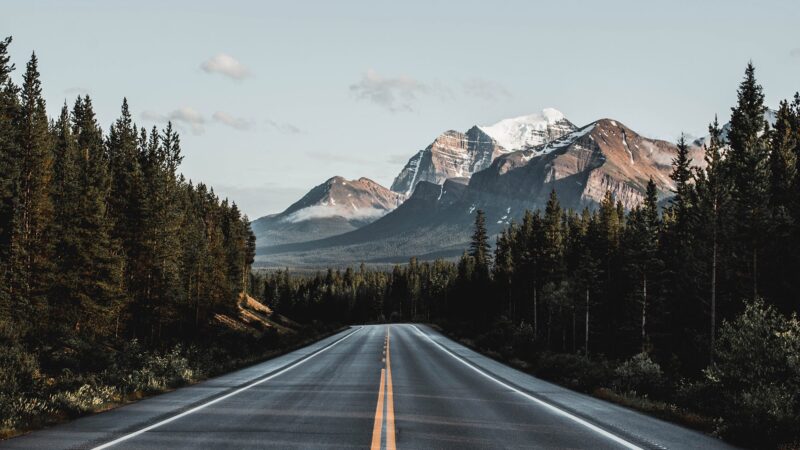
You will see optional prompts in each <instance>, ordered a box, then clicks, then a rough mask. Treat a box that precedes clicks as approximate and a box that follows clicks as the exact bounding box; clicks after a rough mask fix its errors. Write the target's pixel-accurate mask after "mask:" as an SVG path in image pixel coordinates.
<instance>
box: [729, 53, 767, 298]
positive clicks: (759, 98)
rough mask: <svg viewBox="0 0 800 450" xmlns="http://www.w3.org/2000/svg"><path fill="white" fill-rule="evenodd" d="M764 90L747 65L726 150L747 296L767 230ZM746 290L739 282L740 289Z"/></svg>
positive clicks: (753, 288)
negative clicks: (748, 286)
mask: <svg viewBox="0 0 800 450" xmlns="http://www.w3.org/2000/svg"><path fill="white" fill-rule="evenodd" d="M766 110H767V108H766V107H765V106H764V93H763V92H762V88H761V86H760V85H759V84H758V83H757V82H756V78H755V68H754V67H753V64H752V63H749V64H748V65H747V69H746V70H745V77H744V80H743V81H742V82H741V84H740V85H739V90H738V102H737V105H736V106H735V107H734V108H732V113H731V121H730V131H729V133H728V140H729V143H730V149H729V151H728V153H727V159H726V164H727V166H728V171H729V176H730V182H731V183H732V190H731V197H732V201H733V207H734V217H733V219H734V221H735V225H736V226H735V228H734V230H735V233H736V239H737V240H738V241H739V242H740V244H739V245H737V246H736V247H735V248H734V257H735V263H736V264H737V266H738V267H739V270H740V273H741V275H740V277H738V278H739V279H741V280H744V281H745V282H747V283H748V284H749V285H750V289H749V290H750V295H749V296H750V297H751V298H755V297H757V296H758V274H759V265H758V260H759V253H760V250H761V247H762V245H763V237H764V236H766V235H768V234H769V223H768V220H767V218H768V215H767V207H768V205H769V195H768V187H769V170H768V167H769V166H768V148H769V147H768V143H767V136H768V135H769V133H768V124H767V123H766V121H765V120H764V113H765V112H766ZM746 291H747V289H745V286H741V290H740V293H741V294H744V293H745V292H746Z"/></svg>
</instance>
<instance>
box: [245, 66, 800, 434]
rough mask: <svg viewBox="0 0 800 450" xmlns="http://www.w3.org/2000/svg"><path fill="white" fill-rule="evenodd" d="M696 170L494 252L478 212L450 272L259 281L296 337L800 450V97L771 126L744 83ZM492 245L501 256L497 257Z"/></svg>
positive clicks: (425, 267)
mask: <svg viewBox="0 0 800 450" xmlns="http://www.w3.org/2000/svg"><path fill="white" fill-rule="evenodd" d="M737 94H738V97H737V98H738V101H737V103H736V105H735V106H734V107H733V108H732V110H731V116H730V126H729V127H725V128H723V127H721V126H720V125H719V121H718V119H717V118H714V120H713V121H712V123H711V124H710V125H709V128H708V131H709V138H708V139H707V141H706V142H705V144H704V146H705V161H704V164H702V165H700V166H699V167H698V165H697V164H692V161H691V160H690V159H689V156H688V155H689V147H688V143H687V142H686V140H685V139H684V138H681V139H680V140H679V141H678V143H677V148H678V152H677V155H676V157H675V158H674V160H673V162H672V166H673V171H672V175H671V178H672V181H673V182H674V186H675V187H674V192H672V193H670V194H669V195H667V196H666V197H664V198H659V195H658V192H657V191H656V187H655V184H654V183H653V182H652V180H651V181H650V183H649V184H648V185H647V187H646V197H645V200H644V202H643V203H642V204H641V205H640V206H638V207H636V208H634V209H633V210H630V211H625V210H624V209H623V207H622V205H621V204H620V203H619V202H616V201H615V199H614V198H613V197H612V196H611V195H610V194H608V195H606V197H605V198H604V199H603V201H602V202H601V203H600V204H599V205H597V207H596V208H593V209H589V208H587V209H584V210H583V211H570V210H564V209H563V208H561V207H560V205H559V202H558V197H557V195H556V193H555V192H553V193H552V194H551V196H550V199H549V201H548V203H547V205H546V208H545V209H544V211H533V212H530V211H529V212H527V213H526V214H525V216H524V218H523V219H522V221H521V223H514V224H511V225H510V226H509V227H507V228H506V229H505V230H504V231H503V232H502V233H501V234H500V235H499V236H497V237H496V240H495V241H494V242H492V238H491V237H490V236H488V235H487V231H486V226H485V217H484V215H483V213H482V212H480V211H478V212H477V214H476V217H475V229H474V234H473V238H472V243H471V245H470V248H469V250H468V251H466V252H465V253H464V254H463V256H462V257H461V258H460V259H459V260H458V261H457V262H448V261H434V262H420V261H417V260H416V259H411V261H410V262H409V263H408V264H405V265H399V266H396V267H394V269H393V270H392V271H391V272H381V271H374V270H368V269H366V268H365V266H363V265H362V266H361V267H360V268H357V269H355V268H348V269H346V270H344V271H339V270H337V271H334V270H328V271H327V272H321V273H318V274H316V275H312V276H308V275H303V274H297V275H294V274H292V273H291V271H290V270H288V269H287V270H281V271H278V272H268V273H256V274H253V275H251V276H252V278H253V279H252V282H251V283H250V285H249V288H250V290H251V293H252V295H254V296H256V297H258V298H260V299H262V300H263V301H264V302H265V303H266V304H268V305H269V306H270V307H272V308H274V309H275V310H276V311H280V312H281V313H283V314H286V315H288V316H291V317H293V318H295V319H296V320H302V321H315V320H316V321H326V320H327V321H330V320H334V321H337V322H341V323H363V322H371V321H372V322H383V321H389V322H392V321H419V322H428V323H435V324H438V325H439V326H441V327H442V328H443V330H444V331H446V332H447V333H449V334H450V335H451V336H455V337H460V338H461V339H462V341H464V342H467V343H469V344H471V345H472V346H474V347H476V348H478V349H480V350H482V351H485V352H487V353H489V354H490V355H492V356H495V357H497V358H500V359H502V360H505V361H507V362H511V363H512V364H514V365H516V366H517V367H520V368H522V369H524V370H528V371H531V372H533V373H534V374H536V375H538V376H541V377H544V378H547V379H551V380H555V381H557V382H560V383H562V384H565V385H567V386H570V387H572V388H575V389H579V390H583V391H587V392H591V393H594V394H595V395H598V396H601V397H603V398H606V399H610V400H614V401H619V402H621V403H623V404H626V405H628V406H633V407H637V408H639V409H643V410H646V411H648V412H650V413H652V414H655V415H658V416H662V417H665V418H669V419H672V420H677V421H679V422H681V423H683V424H686V425H689V426H694V427H697V428H700V429H702V430H705V431H708V432H713V433H716V434H717V435H720V436H723V437H725V438H727V439H730V440H731V441H733V442H736V443H739V444H743V445H747V446H753V447H775V446H785V447H788V448H794V447H795V446H797V445H800V322H798V319H797V313H798V310H800V301H798V295H797V292H798V288H800V277H798V276H797V274H798V273H800V177H798V176H797V174H798V169H800V95H797V94H795V96H794V98H793V99H791V100H786V101H782V102H781V103H780V105H779V108H778V110H777V112H776V113H775V116H776V120H775V123H774V126H773V125H770V124H769V122H768V121H766V120H765V113H766V112H767V108H766V106H765V105H764V94H763V91H762V88H761V86H760V85H759V84H758V82H757V80H756V78H755V69H754V67H753V65H752V64H750V65H748V66H747V69H746V71H745V76H744V79H743V80H742V82H741V84H740V86H739V89H738V93H737ZM492 244H494V245H492Z"/></svg>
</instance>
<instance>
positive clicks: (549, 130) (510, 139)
mask: <svg viewBox="0 0 800 450" xmlns="http://www.w3.org/2000/svg"><path fill="white" fill-rule="evenodd" d="M479 128H480V129H481V131H483V132H484V133H486V134H487V135H489V136H491V138H492V139H494V140H495V141H496V142H497V143H498V144H500V146H502V147H503V148H504V149H506V150H508V151H512V150H520V149H524V148H528V147H535V146H537V145H542V144H545V143H547V142H549V141H551V140H552V139H554V138H555V137H557V135H563V134H564V131H566V132H569V131H572V130H573V129H575V125H573V124H572V123H570V122H569V121H568V120H567V118H566V116H564V113H562V112H561V111H559V110H557V109H555V108H545V109H543V110H541V111H540V112H538V113H533V114H528V115H524V116H518V117H511V118H508V119H503V120H501V121H499V122H497V123H495V124H494V125H488V126H481V127H479ZM559 128H564V129H566V130H564V129H559Z"/></svg>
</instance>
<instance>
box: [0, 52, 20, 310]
mask: <svg viewBox="0 0 800 450" xmlns="http://www.w3.org/2000/svg"><path fill="white" fill-rule="evenodd" d="M9 45H11V37H7V38H5V39H3V40H0V167H2V170H0V321H4V322H5V321H9V320H11V316H12V314H13V313H14V312H13V311H12V310H13V306H12V302H11V289H10V281H11V280H10V275H11V267H10V265H9V260H10V258H11V236H12V223H13V217H14V204H15V202H16V194H17V188H16V182H17V180H18V179H19V164H18V163H19V159H20V158H19V147H18V144H19V139H18V137H17V131H18V127H17V125H18V122H17V120H18V116H19V99H18V96H17V95H18V91H19V89H18V88H17V87H16V86H15V85H14V83H13V82H12V81H11V76H10V75H11V72H13V71H14V65H13V64H11V62H10V57H9V55H8V47H9Z"/></svg>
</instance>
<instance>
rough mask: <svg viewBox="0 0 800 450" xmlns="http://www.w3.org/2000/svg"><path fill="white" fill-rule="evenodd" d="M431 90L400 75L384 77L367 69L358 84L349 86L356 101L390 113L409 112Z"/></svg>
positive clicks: (423, 84)
mask: <svg viewBox="0 0 800 450" xmlns="http://www.w3.org/2000/svg"><path fill="white" fill-rule="evenodd" d="M431 91H432V88H431V87H430V86H428V85H427V84H425V83H422V82H421V81H418V80H415V79H414V78H411V77H408V76H405V75H401V76H398V77H384V76H382V75H380V74H378V73H377V72H376V71H375V70H373V69H369V70H367V71H366V73H364V74H363V75H362V77H361V80H360V81H359V82H358V83H355V84H352V85H350V92H352V93H353V94H354V95H355V96H356V98H357V99H359V100H366V101H370V102H372V103H375V104H376V105H378V106H381V107H383V108H386V109H388V110H389V111H392V112H397V111H411V110H412V103H413V102H414V101H415V100H416V99H417V97H418V96H419V95H425V94H429V93H431Z"/></svg>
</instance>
